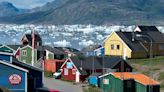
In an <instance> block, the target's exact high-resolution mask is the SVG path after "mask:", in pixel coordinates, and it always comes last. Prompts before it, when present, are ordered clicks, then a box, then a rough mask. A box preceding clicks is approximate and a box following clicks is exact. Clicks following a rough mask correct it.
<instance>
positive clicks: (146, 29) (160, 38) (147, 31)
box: [138, 26, 164, 43]
mask: <svg viewBox="0 0 164 92" xmlns="http://www.w3.org/2000/svg"><path fill="white" fill-rule="evenodd" d="M138 27H139V28H140V29H141V34H143V35H147V36H148V37H150V38H151V39H152V41H153V42H155V43H164V35H163V34H162V33H161V32H160V31H159V30H158V29H157V28H156V27H155V26H138ZM142 40H145V38H143V39H142ZM149 42H150V41H149Z"/></svg>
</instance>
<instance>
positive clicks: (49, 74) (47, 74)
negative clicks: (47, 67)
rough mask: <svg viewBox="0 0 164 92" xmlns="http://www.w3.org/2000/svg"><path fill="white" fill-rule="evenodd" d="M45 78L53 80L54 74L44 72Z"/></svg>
mask: <svg viewBox="0 0 164 92" xmlns="http://www.w3.org/2000/svg"><path fill="white" fill-rule="evenodd" d="M44 76H45V77H50V78H52V77H53V72H48V71H44Z"/></svg>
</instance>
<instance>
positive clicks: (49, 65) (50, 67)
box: [44, 59, 64, 73]
mask: <svg viewBox="0 0 164 92" xmlns="http://www.w3.org/2000/svg"><path fill="white" fill-rule="evenodd" d="M63 63H64V60H57V59H56V60H55V59H52V60H45V67H44V69H45V71H48V72H53V73H55V72H57V71H58V70H59V69H60V67H61V66H62V64H63Z"/></svg>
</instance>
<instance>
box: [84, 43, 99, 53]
mask: <svg viewBox="0 0 164 92" xmlns="http://www.w3.org/2000/svg"><path fill="white" fill-rule="evenodd" d="M100 47H101V45H90V46H88V47H85V48H83V49H82V50H81V51H82V52H88V51H93V50H95V49H97V48H100Z"/></svg>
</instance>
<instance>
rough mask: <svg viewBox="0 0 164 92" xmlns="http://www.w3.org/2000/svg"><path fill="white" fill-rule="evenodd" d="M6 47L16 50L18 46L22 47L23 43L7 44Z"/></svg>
mask: <svg viewBox="0 0 164 92" xmlns="http://www.w3.org/2000/svg"><path fill="white" fill-rule="evenodd" d="M7 46H8V47H10V48H12V49H14V50H17V49H18V48H19V47H20V48H21V47H23V46H24V45H7Z"/></svg>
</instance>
